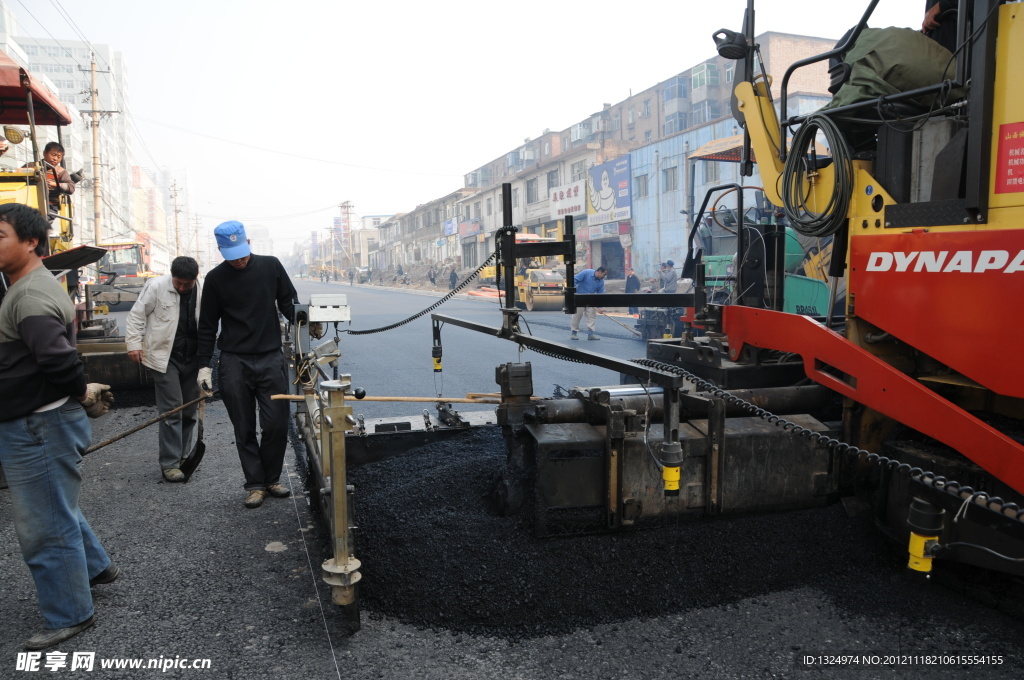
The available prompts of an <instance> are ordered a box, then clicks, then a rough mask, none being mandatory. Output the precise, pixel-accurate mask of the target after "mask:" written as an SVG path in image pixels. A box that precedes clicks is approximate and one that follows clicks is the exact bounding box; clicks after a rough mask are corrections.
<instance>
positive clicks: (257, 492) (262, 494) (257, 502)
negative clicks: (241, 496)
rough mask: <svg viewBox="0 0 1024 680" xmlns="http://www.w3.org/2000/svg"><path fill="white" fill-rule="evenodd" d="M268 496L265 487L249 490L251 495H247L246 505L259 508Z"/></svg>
mask: <svg viewBox="0 0 1024 680" xmlns="http://www.w3.org/2000/svg"><path fill="white" fill-rule="evenodd" d="M266 497H267V492H266V491H264V490H263V489H253V490H252V491H250V492H249V495H248V496H246V497H245V507H247V508H258V507H260V506H261V505H263V499H264V498H266Z"/></svg>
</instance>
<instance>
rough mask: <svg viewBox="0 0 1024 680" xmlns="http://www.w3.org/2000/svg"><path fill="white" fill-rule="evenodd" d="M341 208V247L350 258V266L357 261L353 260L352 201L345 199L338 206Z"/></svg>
mask: <svg viewBox="0 0 1024 680" xmlns="http://www.w3.org/2000/svg"><path fill="white" fill-rule="evenodd" d="M338 207H339V208H340V209H341V234H340V235H341V236H342V239H341V247H342V251H343V252H344V254H345V257H346V258H348V264H349V266H353V265H355V264H357V263H355V262H353V261H352V252H353V248H352V201H345V202H344V203H342V204H340V205H339V206H338Z"/></svg>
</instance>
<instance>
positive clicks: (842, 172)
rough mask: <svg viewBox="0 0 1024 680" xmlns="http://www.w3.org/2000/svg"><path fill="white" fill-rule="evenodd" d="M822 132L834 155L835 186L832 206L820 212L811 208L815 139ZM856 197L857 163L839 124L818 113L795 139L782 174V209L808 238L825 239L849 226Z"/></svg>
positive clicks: (798, 132)
mask: <svg viewBox="0 0 1024 680" xmlns="http://www.w3.org/2000/svg"><path fill="white" fill-rule="evenodd" d="M818 130H821V132H822V133H823V134H824V135H825V140H826V141H827V143H828V147H829V149H830V150H831V152H832V170H833V185H832V195H831V196H830V197H829V200H828V205H826V206H825V208H824V209H823V210H821V211H820V212H818V211H813V210H810V209H809V208H808V207H807V203H806V201H807V194H808V193H809V187H810V184H811V173H815V172H817V158H816V156H815V153H814V138H815V137H816V135H817V132H818ZM852 195H853V160H852V157H851V153H850V147H849V146H847V144H846V138H845V137H844V136H843V133H842V132H840V130H839V128H838V127H837V126H836V124H835V122H834V121H833V120H832V119H831V118H829V117H828V116H826V115H823V114H820V113H815V114H812V115H810V116H808V117H807V120H805V121H804V124H803V125H801V126H800V129H799V130H797V132H796V134H795V135H794V136H793V149H792V153H790V154H789V156H788V157H787V158H786V167H785V168H784V169H783V171H782V207H783V210H784V211H785V213H786V217H787V218H788V219H789V221H790V224H792V225H793V228H794V229H796V230H797V231H798V232H799V233H801V234H803V235H804V236H813V237H819V238H820V237H824V236H831V235H832V234H834V233H836V232H837V231H838V230H839V229H840V228H841V227H842V226H843V225H844V224H845V223H846V213H847V211H848V210H849V207H850V198H851V196H852Z"/></svg>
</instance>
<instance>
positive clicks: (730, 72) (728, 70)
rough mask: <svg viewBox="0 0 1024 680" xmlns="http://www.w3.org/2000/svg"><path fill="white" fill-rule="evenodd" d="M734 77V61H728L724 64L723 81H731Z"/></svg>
mask: <svg viewBox="0 0 1024 680" xmlns="http://www.w3.org/2000/svg"><path fill="white" fill-rule="evenodd" d="M735 77H736V62H735V61H730V62H729V63H728V64H726V65H725V82H727V83H731V82H732V80H733V78H735Z"/></svg>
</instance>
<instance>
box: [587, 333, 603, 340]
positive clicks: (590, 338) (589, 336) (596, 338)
mask: <svg viewBox="0 0 1024 680" xmlns="http://www.w3.org/2000/svg"><path fill="white" fill-rule="evenodd" d="M600 339H601V338H599V337H598V336H596V335H594V334H593V333H591V334H590V335H588V336H587V340H600Z"/></svg>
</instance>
